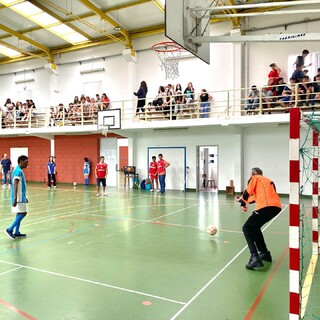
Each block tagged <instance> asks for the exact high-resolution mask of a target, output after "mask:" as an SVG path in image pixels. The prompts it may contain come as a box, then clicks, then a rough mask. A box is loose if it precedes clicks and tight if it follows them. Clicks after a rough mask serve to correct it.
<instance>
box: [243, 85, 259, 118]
mask: <svg viewBox="0 0 320 320" xmlns="http://www.w3.org/2000/svg"><path fill="white" fill-rule="evenodd" d="M259 96H260V91H259V90H258V89H257V86H255V85H253V86H252V87H251V91H250V93H249V95H248V98H247V99H246V106H245V109H246V110H247V114H251V110H254V109H256V108H257V107H258V105H259Z"/></svg>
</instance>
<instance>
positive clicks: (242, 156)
mask: <svg viewBox="0 0 320 320" xmlns="http://www.w3.org/2000/svg"><path fill="white" fill-rule="evenodd" d="M288 130H289V127H288V126H278V125H276V124H274V125H268V126H254V125H253V126H251V127H249V128H236V127H231V126H228V127H217V126H215V127H211V126H208V127H206V128H189V129H188V130H184V131H181V132H179V130H176V129H172V130H170V129H168V130H167V131H165V130H162V131H161V133H159V132H158V131H149V130H148V131H147V130H145V131H141V132H139V133H137V134H135V147H134V148H133V153H134V156H133V158H134V160H133V165H135V166H136V167H137V172H138V173H142V174H145V172H147V165H146V163H147V150H148V147H154V146H157V147H172V146H183V147H186V155H187V166H188V167H190V169H189V172H190V173H189V175H188V179H187V188H189V189H196V174H197V173H196V170H197V168H196V159H197V149H196V147H197V146H203V145H217V146H218V150H219V159H218V182H217V185H218V187H219V190H225V187H226V186H227V185H229V182H230V180H234V184H235V190H236V192H240V191H242V190H243V188H244V186H245V185H246V183H247V181H248V178H249V174H250V172H251V168H253V167H260V168H261V169H262V170H263V171H264V174H265V175H266V176H267V177H269V178H270V179H272V180H273V181H274V182H275V184H276V187H277V190H278V192H280V193H285V194H287V193H289V183H288V181H289V173H288V172H289V160H288V159H289V132H288ZM164 157H165V159H168V161H169V159H170V151H169V149H168V151H167V154H164ZM168 175H170V170H169V168H168Z"/></svg>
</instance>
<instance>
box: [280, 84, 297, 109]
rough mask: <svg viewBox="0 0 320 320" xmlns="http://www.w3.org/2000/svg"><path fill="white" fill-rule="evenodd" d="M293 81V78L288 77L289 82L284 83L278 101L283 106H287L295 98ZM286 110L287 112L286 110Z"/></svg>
mask: <svg viewBox="0 0 320 320" xmlns="http://www.w3.org/2000/svg"><path fill="white" fill-rule="evenodd" d="M295 83H296V80H295V79H294V78H290V84H288V85H286V86H285V87H284V89H283V92H282V98H281V99H280V100H279V101H278V102H279V104H280V106H281V107H283V108H288V107H289V106H291V105H293V104H294V101H295V100H294V98H295ZM286 112H289V111H288V110H287V111H286Z"/></svg>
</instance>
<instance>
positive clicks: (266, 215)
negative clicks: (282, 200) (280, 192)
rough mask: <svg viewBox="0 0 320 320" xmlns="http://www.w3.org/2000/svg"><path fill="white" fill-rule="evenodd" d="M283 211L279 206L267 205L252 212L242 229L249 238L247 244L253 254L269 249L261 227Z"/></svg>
mask: <svg viewBox="0 0 320 320" xmlns="http://www.w3.org/2000/svg"><path fill="white" fill-rule="evenodd" d="M280 211H281V208H279V207H265V208H262V209H259V210H256V211H253V212H252V215H251V216H250V217H249V218H248V220H247V221H246V223H245V224H244V225H243V227H242V231H243V233H244V236H245V238H246V240H247V244H248V247H249V250H250V253H251V254H258V252H266V251H268V249H267V245H266V243H265V241H264V237H263V234H262V231H261V227H262V226H263V225H264V224H265V223H267V222H268V221H270V220H271V219H273V218H274V217H275V216H277V215H278V214H279V213H280Z"/></svg>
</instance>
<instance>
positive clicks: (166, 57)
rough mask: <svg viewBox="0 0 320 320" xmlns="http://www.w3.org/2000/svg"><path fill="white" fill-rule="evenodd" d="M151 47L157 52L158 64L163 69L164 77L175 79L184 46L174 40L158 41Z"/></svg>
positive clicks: (177, 75) (177, 74)
mask: <svg viewBox="0 0 320 320" xmlns="http://www.w3.org/2000/svg"><path fill="white" fill-rule="evenodd" d="M151 49H152V50H153V51H154V52H155V53H156V54H157V56H158V59H159V66H160V68H161V70H162V71H163V70H164V71H165V73H166V79H176V78H178V77H179V60H180V57H181V52H182V51H185V49H184V48H182V47H181V46H179V45H178V44H177V43H175V42H171V41H167V42H159V43H156V44H154V45H153V46H152V47H151Z"/></svg>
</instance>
